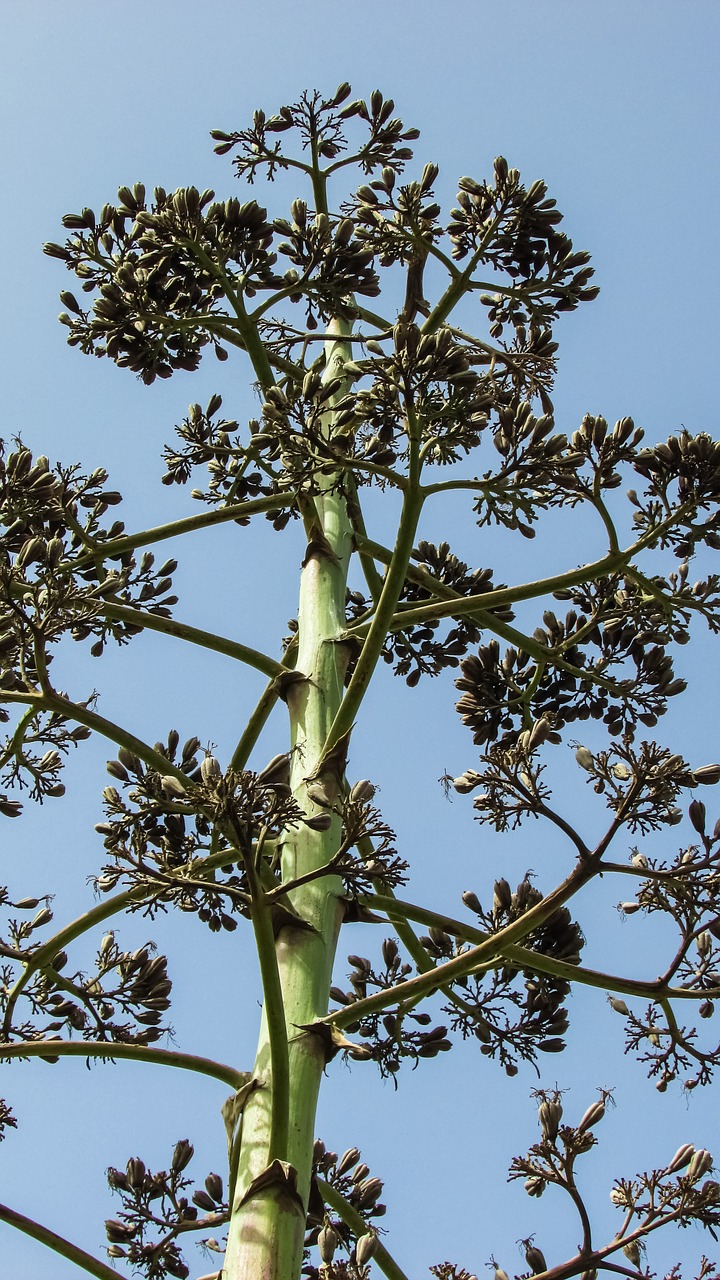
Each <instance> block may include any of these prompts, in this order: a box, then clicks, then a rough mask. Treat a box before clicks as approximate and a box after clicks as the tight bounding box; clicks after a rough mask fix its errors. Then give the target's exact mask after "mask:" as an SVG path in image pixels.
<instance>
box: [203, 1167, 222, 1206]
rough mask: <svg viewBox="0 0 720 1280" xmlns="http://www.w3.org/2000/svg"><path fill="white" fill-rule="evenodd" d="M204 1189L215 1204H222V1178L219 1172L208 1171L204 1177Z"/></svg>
mask: <svg viewBox="0 0 720 1280" xmlns="http://www.w3.org/2000/svg"><path fill="white" fill-rule="evenodd" d="M205 1190H206V1191H207V1193H208V1195H209V1196H212V1198H213V1200H214V1201H215V1203H216V1204H222V1200H223V1180H222V1178H221V1177H220V1174H219V1173H209V1174H208V1176H207V1178H206V1179H205Z"/></svg>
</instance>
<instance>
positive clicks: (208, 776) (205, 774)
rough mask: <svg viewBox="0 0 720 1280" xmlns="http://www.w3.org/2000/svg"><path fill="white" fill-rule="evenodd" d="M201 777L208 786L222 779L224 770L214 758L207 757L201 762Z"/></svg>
mask: <svg viewBox="0 0 720 1280" xmlns="http://www.w3.org/2000/svg"><path fill="white" fill-rule="evenodd" d="M200 776H201V778H202V780H203V782H204V783H205V785H206V786H207V784H208V783H210V782H212V781H213V780H214V779H215V778H221V777H222V770H221V769H220V765H219V764H218V762H217V760H216V759H215V757H214V756H205V759H204V760H203V761H201V763H200Z"/></svg>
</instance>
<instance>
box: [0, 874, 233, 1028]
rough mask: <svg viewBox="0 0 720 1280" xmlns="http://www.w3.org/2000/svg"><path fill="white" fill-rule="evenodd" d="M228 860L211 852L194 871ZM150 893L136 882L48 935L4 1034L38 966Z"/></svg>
mask: <svg viewBox="0 0 720 1280" xmlns="http://www.w3.org/2000/svg"><path fill="white" fill-rule="evenodd" d="M227 860H228V853H227V849H223V850H222V851H221V852H219V853H214V854H211V855H210V857H208V858H201V859H198V860H197V864H196V863H193V870H195V871H196V872H200V871H202V870H203V869H204V870H206V871H212V870H213V869H214V868H215V867H221V866H223V864H224V863H226V862H227ZM149 896H151V895H149V894H148V890H147V888H146V887H145V886H144V885H135V886H134V887H133V888H132V889H125V890H123V892H122V893H116V894H114V895H113V897H111V898H107V899H106V900H105V901H104V902H99V903H98V904H97V906H95V907H91V909H90V910H89V911H86V912H84V914H83V915H81V916H78V917H77V919H75V920H73V921H71V923H70V924H67V925H65V926H64V928H62V929H59V930H58V932H57V933H55V934H53V936H52V938H48V940H47V942H45V943H43V945H42V946H41V947H38V949H37V951H34V952H32V954H31V955H29V956H27V957H25V958H24V960H23V963H24V965H25V969H24V971H23V973H21V974H20V977H19V978H18V979H17V982H16V983H15V985H14V987H13V988H12V991H10V992H9V994H8V998H7V1006H6V1009H5V1018H4V1020H3V1027H2V1034H3V1035H4V1036H6V1037H7V1036H8V1035H9V1034H10V1026H11V1024H12V1015H13V1012H14V1009H15V1005H16V1003H17V1000H18V997H19V996H20V994H21V993H22V991H23V990H24V989H25V987H26V986H27V984H28V982H29V981H30V978H31V977H32V975H33V973H36V972H37V970H38V969H44V968H45V967H46V966H47V965H51V964H52V961H53V960H54V959H55V956H56V955H57V954H58V952H60V951H63V950H64V949H65V947H67V946H69V944H70V943H71V942H74V941H75V939H76V938H79V937H81V936H82V934H84V933H87V932H88V931H89V930H90V929H93V928H94V927H95V925H97V924H102V923H104V921H105V920H109V919H110V918H111V916H114V915H117V914H118V912H120V911H124V910H125V908H126V907H129V906H134V905H135V904H138V905H139V904H141V903H143V902H145V901H146V900H147V898H148V897H149Z"/></svg>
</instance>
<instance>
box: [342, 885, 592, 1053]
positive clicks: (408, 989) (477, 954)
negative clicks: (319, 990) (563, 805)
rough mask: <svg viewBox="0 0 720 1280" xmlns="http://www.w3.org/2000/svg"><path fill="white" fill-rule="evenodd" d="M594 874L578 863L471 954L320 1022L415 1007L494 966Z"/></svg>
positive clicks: (348, 1021)
mask: <svg viewBox="0 0 720 1280" xmlns="http://www.w3.org/2000/svg"><path fill="white" fill-rule="evenodd" d="M595 874H596V868H595V867H593V866H590V865H588V863H587V862H580V863H578V864H577V866H576V867H575V868H574V869H573V871H571V873H570V875H569V876H567V877H566V879H565V880H563V882H562V883H561V884H560V885H558V887H557V888H556V889H555V890H553V892H552V893H550V894H548V896H547V897H546V898H543V899H542V901H541V902H538V903H537V904H536V906H534V907H531V908H530V910H529V911H526V912H525V913H524V914H523V915H522V916H520V917H519V918H518V919H517V920H514V921H513V922H512V923H511V924H508V925H506V926H505V928H504V929H501V930H500V932H499V933H496V934H490V935H489V936H486V937H485V938H484V940H483V941H482V942H481V943H479V944H478V945H477V946H474V947H471V948H470V949H469V950H468V951H463V953H462V954H461V955H459V956H455V957H454V959H452V960H446V961H445V962H444V963H443V964H439V965H437V966H436V967H435V968H434V969H433V970H432V972H429V973H421V974H418V975H417V976H416V977H414V978H408V979H407V980H406V981H405V982H400V983H398V984H397V986H394V987H390V988H388V989H386V990H383V991H377V992H375V994H374V995H371V996H366V997H365V998H364V999H363V1000H357V1001H355V1002H354V1003H353V1004H351V1005H346V1006H344V1007H343V1008H342V1009H337V1010H335V1011H334V1012H333V1013H330V1014H328V1015H327V1016H326V1017H324V1018H322V1019H320V1021H321V1022H325V1023H329V1024H332V1025H333V1026H335V1027H337V1028H338V1029H339V1030H342V1029H343V1028H344V1027H348V1026H352V1024H353V1023H354V1022H359V1021H360V1020H361V1019H362V1018H364V1017H366V1016H367V1015H368V1014H370V1013H379V1012H380V1011H381V1010H382V1009H386V1008H388V1007H389V1006H391V1005H396V1004H407V1003H408V1002H410V1001H412V1003H413V1004H415V1003H416V1002H417V1000H418V999H420V998H422V997H424V996H428V995H431V994H432V993H433V992H434V991H436V990H437V989H438V987H441V986H443V985H444V984H445V983H447V982H454V981H455V979H457V978H461V977H465V975H466V974H468V973H471V972H472V970H473V969H475V968H477V967H478V965H481V964H487V963H492V961H493V960H494V959H495V958H496V956H497V954H498V950H499V947H505V946H506V945H507V944H508V943H515V942H519V941H521V940H522V939H523V938H524V937H526V936H527V934H528V933H532V932H533V930H535V929H537V928H539V926H540V925H541V924H543V923H544V922H545V920H547V919H548V918H549V917H550V916H551V915H552V914H553V912H555V911H556V910H557V908H558V907H560V906H562V905H563V904H564V903H565V902H567V901H568V899H569V898H572V897H573V895H574V894H575V893H577V891H578V889H580V888H582V886H583V885H584V884H586V883H587V881H588V880H591V879H592V877H593V876H594V875H595ZM498 944H499V945H498Z"/></svg>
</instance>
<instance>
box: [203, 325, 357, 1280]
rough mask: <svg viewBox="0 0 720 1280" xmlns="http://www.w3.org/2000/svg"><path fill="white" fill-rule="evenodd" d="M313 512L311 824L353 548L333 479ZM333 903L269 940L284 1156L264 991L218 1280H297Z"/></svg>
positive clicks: (333, 347)
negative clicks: (276, 1140) (282, 1072)
mask: <svg viewBox="0 0 720 1280" xmlns="http://www.w3.org/2000/svg"><path fill="white" fill-rule="evenodd" d="M339 332H342V331H341V330H339ZM326 351H327V369H326V377H328V378H329V377H333V376H336V374H337V372H338V364H339V362H342V361H344V360H345V359H347V358H348V348H347V345H346V344H343V343H342V341H340V340H338V341H334V342H332V343H329V344H328V346H327V348H326ZM314 503H315V509H316V512H317V523H318V526H319V527H318V528H316V529H315V530H314V536H313V546H312V550H311V553H310V554H309V556H308V558H307V560H306V563H305V565H304V567H303V570H302V576H301V583H300V607H299V612H298V655H297V663H296V670H297V671H298V672H301V673H302V674H303V675H304V676H305V677H306V679H305V680H304V681H299V682H296V683H294V684H293V685H291V687H290V688H289V690H288V709H289V714H290V732H291V747H292V774H291V783H292V787H293V792H294V794H295V797H296V799H297V800H298V802H299V804H300V805H301V806H302V808H303V809H304V810H305V811H306V812H307V813H309V814H312V813H317V812H322V807H321V806H319V805H318V804H317V803H316V802H314V801H313V800H312V799H310V797H309V795H308V785H311V783H312V781H314V782H315V785H322V786H323V788H324V790H325V792H326V793H327V794H328V796H329V797H330V798H331V799H332V798H334V797H336V796H337V795H338V794H339V778H338V776H337V773H334V772H333V771H332V770H328V771H326V772H325V773H324V774H323V775H322V776H321V777H319V778H317V777H314V775H315V773H316V770H317V767H318V765H319V764H320V762H321V753H322V748H323V745H324V743H325V740H326V738H327V735H328V732H329V730H330V726H331V724H332V722H333V719H334V717H335V715H336V713H337V710H338V708H339V706H340V703H341V701H342V697H343V688H344V673H345V667H346V663H347V659H348V650H347V647H346V646H345V645H343V644H341V643H339V640H340V638H341V636H342V633H343V631H344V628H345V591H346V579H347V567H348V563H349V558H350V552H351V546H352V527H351V524H350V521H349V519H348V515H347V510H346V503H345V499H344V497H343V496H342V495H341V494H340V493H339V492H337V491H336V492H333V488H332V480H331V479H328V481H327V483H326V487H325V488H324V490H323V491H322V492H320V493H318V494H317V495H316V496H315V499H314ZM339 839H340V821H339V818H338V817H336V816H333V820H332V824H331V826H330V828H329V830H328V831H325V832H319V831H312V830H310V829H309V828H307V827H305V826H303V827H301V828H298V829H297V830H296V831H294V832H293V833H292V834H291V835H290V836H289V837H288V839H287V840H286V842H285V844H284V847H283V855H282V869H283V879H284V880H288V881H289V880H294V879H296V878H297V877H298V876H301V875H304V874H306V873H307V872H309V871H313V870H315V869H316V868H317V867H320V866H323V865H324V864H325V863H327V862H328V861H329V860H330V858H331V857H332V856H333V854H334V853H335V851H336V850H337V848H338V844H339ZM341 893H342V884H341V881H340V880H339V878H338V877H336V876H323V877H321V878H319V879H317V880H311V881H309V882H308V883H306V884H303V885H301V886H300V887H298V888H297V889H295V890H293V891H292V892H291V893H290V894H289V895H288V897H289V899H290V901H291V904H292V907H293V909H294V910H295V911H296V912H297V913H298V915H299V916H300V917H301V918H302V920H303V922H304V924H303V925H302V926H300V927H297V926H294V925H284V926H283V927H281V928H280V930H279V932H278V934H277V937H276V941H275V952H276V956H277V967H278V973H279V976H280V984H281V988H282V1004H283V1010H284V1017H285V1024H286V1027H287V1037H288V1046H287V1048H288V1064H289V1080H290V1092H289V1097H288V1098H287V1117H286V1120H287V1140H286V1148H285V1150H284V1151H278V1150H276V1149H274V1147H273V1143H272V1141H271V1135H272V1136H273V1137H274V1136H275V1135H276V1134H277V1133H278V1132H279V1131H280V1132H281V1131H282V1124H280V1126H278V1118H277V1115H276V1114H274V1108H275V1111H277V1108H278V1106H281V1105H282V1106H284V1105H285V1100H283V1099H278V1098H277V1097H275V1096H274V1088H273V1084H274V1082H273V1072H272V1063H271V1052H270V1049H271V1036H270V1027H272V1024H273V1021H275V1023H276V1024H277V1014H278V1011H277V1009H276V1008H275V1007H271V1000H272V991H269V990H268V989H267V988H266V989H265V992H264V995H265V1002H266V1008H265V1010H264V1012H263V1020H262V1026H261V1031H260V1041H259V1045H258V1052H257V1058H256V1061H255V1067H254V1070H253V1075H254V1078H255V1079H256V1080H257V1081H258V1082H259V1083H260V1085H261V1086H262V1087H260V1088H258V1089H256V1090H255V1091H254V1092H253V1093H252V1094H251V1096H250V1097H249V1099H248V1101H247V1103H246V1106H245V1111H244V1114H243V1130H242V1147H241V1153H240V1162H239V1167H238V1176H237V1183H236V1188H235V1196H234V1202H233V1205H232V1215H231V1222H230V1229H229V1235H228V1247H227V1254H226V1258H225V1267H224V1272H223V1274H224V1276H225V1277H227V1280H295V1277H297V1276H298V1275H299V1271H300V1266H301V1260H302V1244H303V1237H304V1233H305V1218H306V1210H307V1200H308V1195H309V1189H310V1168H311V1160H312V1148H313V1141H314V1136H315V1135H314V1127H315V1110H316V1105H317V1095H318V1090H319V1086H320V1080H321V1077H322V1073H323V1070H324V1068H325V1064H326V1053H325V1043H324V1041H323V1039H322V1038H321V1037H320V1036H318V1035H317V1034H316V1033H313V1032H310V1031H307V1030H305V1028H306V1027H307V1026H309V1025H311V1024H313V1023H315V1022H316V1021H317V1020H318V1018H320V1017H323V1016H324V1015H325V1013H326V1012H327V1007H328V999H329V988H330V982H331V974H332V966H333V959H334V955H335V947H336V944H337V936H338V932H339V927H340V922H341V919H342V903H341ZM275 1032H276V1027H275ZM273 1157H276V1163H275V1165H274V1166H273V1172H274V1174H275V1177H274V1179H273V1178H272V1177H268V1178H267V1179H266V1181H265V1185H264V1186H256V1185H254V1183H255V1180H256V1179H258V1178H259V1177H260V1175H262V1174H264V1173H265V1171H266V1170H268V1166H269V1165H270V1163H271V1160H272V1158H273ZM284 1178H285V1181H283V1179H284Z"/></svg>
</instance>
